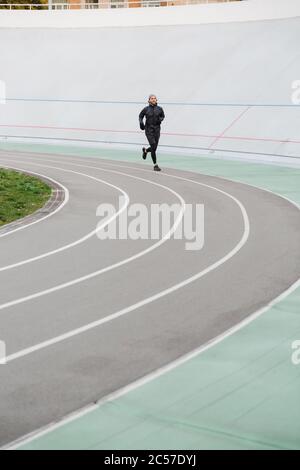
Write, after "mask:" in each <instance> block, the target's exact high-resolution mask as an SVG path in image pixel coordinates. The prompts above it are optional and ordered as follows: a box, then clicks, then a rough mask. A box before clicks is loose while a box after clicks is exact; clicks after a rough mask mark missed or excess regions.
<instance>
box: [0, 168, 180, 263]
mask: <svg viewBox="0 0 300 470" xmlns="http://www.w3.org/2000/svg"><path fill="white" fill-rule="evenodd" d="M12 161H14V162H15V163H28V164H29V165H34V166H40V167H43V168H52V169H56V170H60V171H65V172H68V173H69V172H70V173H75V174H78V175H82V176H86V177H87V178H91V179H93V180H96V181H99V182H102V183H104V184H106V185H108V186H111V187H113V188H114V189H117V190H118V191H120V192H121V193H122V194H123V195H124V196H125V198H126V200H127V199H128V203H129V196H128V194H127V193H125V192H124V191H123V190H122V189H121V188H119V187H118V186H115V185H113V184H110V183H107V182H106V181H104V180H102V179H99V178H95V177H93V176H91V175H87V174H85V173H81V172H76V171H72V170H68V169H65V168H61V167H55V166H49V165H43V164H39V163H35V162H33V161H32V162H30V161H27V160H26V161H21V160H12ZM47 161H50V162H51V161H52V162H54V163H57V160H47ZM80 166H81V167H84V165H80ZM10 168H13V167H12V166H10ZM87 168H90V167H89V166H88V167H87ZM92 168H94V169H97V170H102V171H107V172H108V173H114V174H118V175H122V176H126V177H128V178H133V179H135V180H137V181H143V182H146V183H148V184H152V185H155V186H158V187H161V188H163V189H166V190H167V191H169V192H171V193H172V194H174V195H175V196H176V197H178V199H179V200H180V202H181V203H182V201H183V199H182V198H181V197H180V196H179V195H178V194H177V193H176V192H175V191H173V190H172V189H170V188H169V187H167V186H164V185H162V184H159V183H155V182H153V181H150V180H146V179H144V178H140V177H138V176H134V175H128V174H127V173H122V172H119V171H115V170H110V169H108V168H101V167H92ZM14 169H17V168H16V167H14ZM20 171H22V170H20ZM23 171H26V170H23ZM128 203H127V206H128ZM127 206H126V207H127ZM102 228H103V227H97V228H96V229H95V230H92V231H91V232H89V233H88V234H86V235H84V236H83V237H82V238H79V239H78V240H75V241H74V242H72V243H69V244H67V245H64V246H62V247H60V248H57V249H55V250H52V251H48V252H46V253H43V254H41V255H37V256H35V257H32V258H28V259H26V260H23V261H19V262H17V263H13V264H10V265H7V266H2V267H0V272H2V271H8V270H9V269H13V268H17V267H19V266H23V265H25V264H28V263H32V262H34V261H38V260H41V259H43V258H47V257H48V256H52V255H56V254H57V253H60V252H62V251H65V250H68V249H70V248H73V247H74V246H77V245H79V244H80V243H83V242H85V241H86V240H88V239H89V238H91V237H93V236H94V235H95V234H96V233H97V232H98V231H100V230H101V229H102Z"/></svg>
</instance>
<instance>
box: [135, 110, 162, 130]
mask: <svg viewBox="0 0 300 470" xmlns="http://www.w3.org/2000/svg"><path fill="white" fill-rule="evenodd" d="M144 117H146V125H144ZM164 118H165V113H164V110H163V109H162V108H161V107H160V106H158V105H157V104H156V105H154V106H153V105H152V104H149V106H146V107H145V108H144V109H142V111H141V112H140V114H139V121H140V128H141V129H142V130H144V129H145V128H146V130H147V129H149V128H151V127H156V128H157V127H158V128H159V127H160V124H161V122H162V121H163V120H164Z"/></svg>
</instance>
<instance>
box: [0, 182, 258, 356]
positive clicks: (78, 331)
mask: <svg viewBox="0 0 300 470" xmlns="http://www.w3.org/2000/svg"><path fill="white" fill-rule="evenodd" d="M187 181H191V182H193V183H196V184H199V185H201V186H205V187H208V188H210V189H213V190H215V191H217V192H219V193H221V194H223V195H225V196H227V197H229V198H230V199H232V200H233V201H234V202H235V203H236V204H237V205H238V207H239V209H240V210H241V213H242V218H243V222H244V231H243V236H242V238H241V240H240V241H239V243H238V244H237V245H236V246H235V247H234V248H233V249H232V250H231V251H230V252H229V253H227V255H225V256H224V257H222V258H221V259H220V260H218V261H217V262H215V263H213V264H212V265H210V266H208V267H207V268H206V269H204V270H202V271H200V272H199V273H197V274H195V275H194V276H191V277H189V278H187V279H185V280H184V281H182V282H180V283H178V284H175V285H174V286H172V287H170V288H168V289H165V290H163V291H161V292H159V293H157V294H155V295H153V296H150V297H147V298H146V299H144V300H142V301H140V302H137V303H135V304H133V305H130V306H129V307H126V308H124V309H121V310H119V311H117V312H115V313H113V314H110V315H108V316H106V317H104V318H101V319H99V320H96V321H94V322H91V323H88V324H86V325H84V326H82V327H79V328H76V329H73V330H71V331H69V332H67V333H64V334H62V335H59V336H56V337H54V338H51V339H49V340H47V341H43V342H41V343H38V344H36V345H34V346H32V347H29V348H25V349H23V350H21V351H17V352H15V353H13V354H11V355H9V356H7V358H6V361H7V363H8V362H11V361H13V360H16V359H18V358H21V357H24V356H27V355H28V354H31V353H33V352H36V351H38V350H41V349H44V348H46V347H49V346H51V345H54V344H57V343H59V342H61V341H64V340H66V339H69V338H72V337H74V336H76V335H79V334H81V333H83V332H86V331H88V330H91V329H93V328H96V327H98V326H100V325H103V324H105V323H107V322H110V321H112V320H115V319H116V318H119V317H121V316H123V315H125V314H127V313H129V312H132V311H134V310H136V309H138V308H141V307H143V306H145V305H147V304H149V303H151V302H154V301H155V300H158V299H160V298H162V297H164V296H166V295H168V294H171V293H173V292H175V291H176V290H178V289H180V288H182V287H184V286H186V285H188V284H190V283H192V282H194V281H195V280H197V279H200V278H201V277H203V276H204V275H206V274H208V273H209V272H211V271H213V270H214V269H216V268H217V267H219V266H221V265H222V264H223V263H225V262H226V261H228V260H229V259H230V258H232V257H233V256H234V255H235V254H236V253H238V251H239V250H240V249H241V248H242V247H243V246H244V245H245V243H246V242H247V239H248V237H249V232H250V226H249V219H248V215H247V212H246V209H245V207H244V206H243V204H242V203H241V202H240V201H239V200H238V199H237V198H235V197H234V196H232V195H230V194H229V193H226V192H225V191H223V190H221V189H218V188H214V187H213V186H209V185H206V184H204V183H198V182H195V181H193V180H187ZM178 223H179V222H178V220H177V221H176V224H178ZM176 224H174V226H173V228H172V232H173V231H175V230H176V227H177V225H176ZM175 225H176V227H175ZM170 232H171V231H170ZM165 237H167V238H169V237H170V233H168V234H167V235H166V236H165ZM163 241H164V239H162V240H160V241H159V242H158V243H156V244H155V245H152V246H151V247H150V248H147V249H146V250H144V252H141V253H139V254H137V255H134V256H132V257H131V260H133V259H137V258H139V257H140V256H142V255H143V254H145V253H146V252H148V253H149V252H150V251H152V250H153V249H154V248H156V247H157V246H159V245H160V244H162V243H163ZM125 262H128V261H127V260H125ZM122 264H124V262H122V261H121V262H119V263H116V265H113V267H117V266H121V265H122ZM110 269H112V266H109V267H108V268H104V269H101V270H99V271H96V272H93V273H90V274H88V275H86V276H83V277H81V278H78V279H74V280H72V281H69V282H68V283H65V284H62V285H59V286H56V287H54V288H52V289H48V290H47V291H42V292H40V293H37V294H33V295H31V296H28V297H25V298H22V299H18V300H16V301H12V302H8V303H7V304H3V305H1V306H0V310H1V309H3V308H7V307H9V306H12V305H16V304H18V303H21V302H24V301H26V300H31V299H32V298H36V297H40V296H41V295H45V294H47V293H50V292H53V291H54V290H59V289H61V288H65V287H68V286H70V285H75V284H77V283H79V282H83V281H85V280H87V279H91V278H93V277H95V276H98V275H99V274H101V273H102V272H104V271H107V270H110Z"/></svg>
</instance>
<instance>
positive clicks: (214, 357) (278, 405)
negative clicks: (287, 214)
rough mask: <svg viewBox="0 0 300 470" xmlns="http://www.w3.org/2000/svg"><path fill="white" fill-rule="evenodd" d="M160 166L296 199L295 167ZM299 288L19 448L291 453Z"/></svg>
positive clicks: (189, 160)
mask: <svg viewBox="0 0 300 470" xmlns="http://www.w3.org/2000/svg"><path fill="white" fill-rule="evenodd" d="M4 148H7V149H12V148H14V149H15V150H27V151H38V152H51V153H61V154H63V153H64V154H66V153H68V154H70V155H80V156H84V155H86V156H99V157H101V158H109V159H115V160H123V161H124V160H126V161H131V162H138V163H140V159H139V153H138V152H135V151H130V152H128V151H112V150H99V149H83V148H78V147H69V148H67V147H64V146H56V147H54V146H52V145H51V146H46V145H43V146H40V145H39V146H36V145H26V146H25V145H16V144H13V145H8V144H5V147H4V144H1V145H0V149H4ZM159 162H160V164H161V166H163V167H164V166H165V167H173V168H178V169H184V170H191V171H196V172H201V173H204V174H210V175H217V176H222V177H227V178H230V179H231V180H235V181H241V182H245V183H249V184H253V185H255V186H258V187H261V188H265V189H268V190H271V191H274V192H275V193H277V194H281V195H283V196H286V197H288V198H290V199H292V200H293V201H295V202H297V203H300V170H299V169H292V168H285V167H279V166H271V165H263V164H252V163H244V162H238V161H228V160H226V161H225V160H221V159H219V160H218V159H216V158H204V157H198V158H197V157H191V156H178V155H176V156H172V155H163V156H161V157H160V159H159ZM297 339H300V289H299V288H298V289H297V290H295V291H294V292H293V293H292V294H290V295H289V296H288V297H287V298H285V299H284V300H282V301H281V302H280V303H278V304H277V305H275V306H274V307H272V308H271V309H269V310H268V311H267V312H265V313H264V314H263V315H262V316H260V317H259V318H257V319H256V320H255V321H253V322H252V323H250V324H249V325H247V326H246V327H244V328H243V329H242V330H240V331H239V332H237V333H235V334H234V335H232V336H230V337H228V338H226V339H224V340H223V341H222V342H221V343H219V344H217V345H215V346H214V347H212V348H211V349H209V350H207V351H205V352H203V353H202V354H200V355H198V356H197V357H196V358H194V359H191V360H189V361H188V362H186V363H185V364H183V365H181V366H179V367H177V368H176V369H174V370H172V371H171V372H168V373H167V374H165V375H163V376H161V377H159V378H156V379H155V380H153V381H152V382H149V383H148V384H146V385H143V386H141V387H139V388H137V389H135V390H134V391H131V392H129V393H127V394H126V395H124V396H123V397H121V398H118V399H116V400H114V401H112V402H108V403H106V404H104V405H101V406H99V407H98V408H97V409H96V410H95V411H92V412H90V413H88V414H86V415H85V416H83V417H81V418H79V419H76V420H74V421H72V422H70V423H68V424H65V425H63V426H62V427H60V428H57V429H56V430H54V431H52V432H49V433H47V434H45V435H44V436H42V437H40V438H38V439H36V440H33V441H32V442H30V443H29V444H27V445H24V446H23V447H21V448H22V449H59V448H61V449H66V448H68V449H300V365H299V366H296V365H293V364H292V361H291V355H292V348H291V345H292V342H293V341H294V340H297Z"/></svg>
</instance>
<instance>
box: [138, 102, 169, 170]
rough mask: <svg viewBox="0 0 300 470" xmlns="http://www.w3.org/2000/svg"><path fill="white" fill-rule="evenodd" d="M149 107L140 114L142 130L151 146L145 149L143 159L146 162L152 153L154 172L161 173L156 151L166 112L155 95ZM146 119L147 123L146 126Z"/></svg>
mask: <svg viewBox="0 0 300 470" xmlns="http://www.w3.org/2000/svg"><path fill="white" fill-rule="evenodd" d="M148 103H149V105H148V106H146V107H145V108H144V109H142V111H141V112H140V114H139V121H140V128H141V130H142V131H145V134H146V137H147V139H148V142H149V144H150V147H148V148H147V149H146V148H145V147H143V154H142V157H143V159H144V160H145V159H146V157H147V153H148V152H151V158H152V161H153V165H154V171H161V169H160V168H159V166H158V165H157V162H156V149H157V146H158V141H159V137H160V125H161V123H162V121H163V120H164V118H165V113H164V110H163V109H162V108H161V107H160V106H158V105H157V98H156V96H155V95H150V96H149V99H148ZM144 117H146V123H145V124H144Z"/></svg>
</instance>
